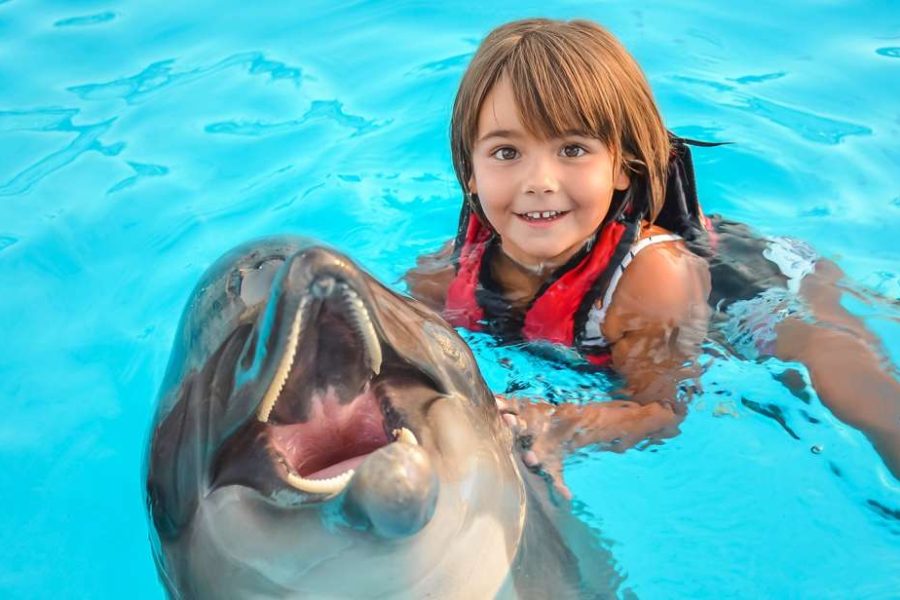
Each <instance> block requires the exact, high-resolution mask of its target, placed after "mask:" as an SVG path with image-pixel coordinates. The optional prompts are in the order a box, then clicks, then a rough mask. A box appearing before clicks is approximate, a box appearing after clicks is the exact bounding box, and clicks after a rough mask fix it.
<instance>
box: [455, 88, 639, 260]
mask: <svg viewBox="0 0 900 600" xmlns="http://www.w3.org/2000/svg"><path fill="white" fill-rule="evenodd" d="M472 166H473V174H472V178H471V180H470V181H469V187H470V190H471V191H472V192H474V193H477V194H478V198H479V200H480V202H481V207H482V209H483V210H484V214H485V216H486V217H487V219H488V221H490V224H491V226H492V227H493V228H494V229H495V230H496V231H497V233H498V234H499V236H500V240H501V246H502V248H503V251H504V252H505V253H506V254H507V255H508V256H509V257H510V258H512V259H513V260H515V261H516V262H518V263H520V264H522V265H524V266H527V267H540V266H545V267H546V266H555V265H559V264H562V263H564V262H565V261H566V260H567V259H568V258H569V257H570V256H572V255H573V254H574V253H575V252H576V251H578V249H579V248H580V247H581V246H582V245H583V244H584V243H585V242H586V241H587V240H588V238H590V237H591V235H593V233H594V232H595V231H596V229H597V227H598V226H599V225H600V223H601V222H602V221H603V218H604V217H605V216H606V213H607V211H608V210H609V205H610V202H611V201H612V195H613V191H614V190H616V189H625V188H627V187H628V184H629V180H628V176H627V175H626V174H625V172H624V170H623V169H622V168H621V167H618V166H617V167H616V168H615V169H614V167H613V163H612V157H611V155H610V152H609V150H608V149H607V147H606V146H605V145H604V144H603V143H602V142H601V141H600V140H599V139H597V138H596V137H592V136H589V135H586V134H584V133H579V132H571V133H567V134H565V135H563V136H561V137H554V138H551V139H543V138H539V137H536V136H535V135H534V134H532V133H531V132H529V131H528V129H527V128H526V127H525V125H524V124H523V123H522V121H521V117H520V116H519V109H518V107H517V105H516V101H515V96H514V92H513V89H512V85H511V84H510V82H509V80H508V79H507V78H506V77H503V78H501V79H500V81H499V82H497V84H496V85H495V86H494V88H493V89H492V90H491V92H490V93H489V94H488V95H487V97H486V98H485V101H484V103H483V105H482V107H481V110H480V112H479V119H478V137H477V140H476V142H475V146H474V152H473V156H472Z"/></svg>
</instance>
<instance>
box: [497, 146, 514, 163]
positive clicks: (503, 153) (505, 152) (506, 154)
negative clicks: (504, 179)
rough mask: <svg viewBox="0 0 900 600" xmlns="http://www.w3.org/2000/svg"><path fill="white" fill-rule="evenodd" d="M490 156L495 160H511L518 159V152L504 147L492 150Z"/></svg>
mask: <svg viewBox="0 0 900 600" xmlns="http://www.w3.org/2000/svg"><path fill="white" fill-rule="evenodd" d="M491 156H493V157H494V158H496V159H497V160H513V159H516V158H518V157H519V151H518V150H516V149H515V148H510V147H509V146H504V147H503V148H497V149H496V150H494V152H493V154H491Z"/></svg>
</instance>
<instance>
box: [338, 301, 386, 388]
mask: <svg viewBox="0 0 900 600" xmlns="http://www.w3.org/2000/svg"><path fill="white" fill-rule="evenodd" d="M341 289H342V292H343V294H344V300H345V301H346V303H347V306H348V307H349V308H350V316H351V318H352V319H353V322H354V325H355V326H356V330H357V331H358V333H359V334H360V335H361V336H362V339H363V344H364V345H365V350H366V358H367V359H368V360H369V368H370V369H371V370H372V373H374V374H375V375H378V374H379V373H381V361H382V356H381V342H380V341H379V340H378V333H376V331H375V326H374V325H372V320H371V319H370V318H369V311H367V310H366V306H365V304H363V301H362V299H361V298H360V297H359V295H358V294H357V293H356V292H354V291H353V290H352V289H350V288H348V287H346V286H342V288H341Z"/></svg>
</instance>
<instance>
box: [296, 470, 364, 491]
mask: <svg viewBox="0 0 900 600" xmlns="http://www.w3.org/2000/svg"><path fill="white" fill-rule="evenodd" d="M354 473H356V471H355V470H353V469H350V470H349V471H345V472H344V473H341V474H340V475H337V476H335V477H331V478H329V479H307V478H305V477H301V476H300V475H297V474H296V473H288V476H287V479H288V483H290V484H291V485H292V486H293V487H295V488H296V489H298V490H300V491H301V492H306V493H307V494H327V495H329V496H334V495H335V494H338V493H340V492H341V491H342V490H343V489H344V488H345V487H347V484H348V483H350V480H351V479H353V474H354Z"/></svg>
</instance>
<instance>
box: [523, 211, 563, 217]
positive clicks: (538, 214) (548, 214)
mask: <svg viewBox="0 0 900 600" xmlns="http://www.w3.org/2000/svg"><path fill="white" fill-rule="evenodd" d="M558 214H559V211H558V210H545V211H543V212H528V213H525V216H526V217H528V218H529V219H549V218H550V217H555V216H556V215H558Z"/></svg>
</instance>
